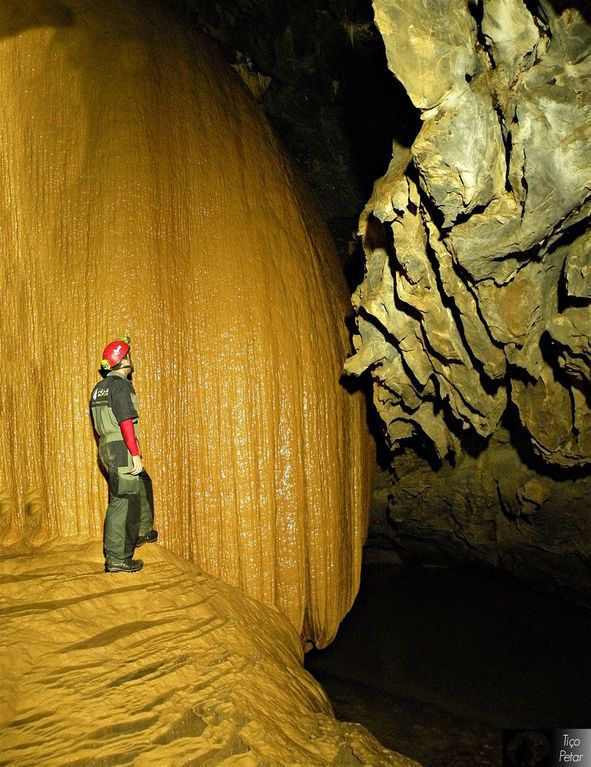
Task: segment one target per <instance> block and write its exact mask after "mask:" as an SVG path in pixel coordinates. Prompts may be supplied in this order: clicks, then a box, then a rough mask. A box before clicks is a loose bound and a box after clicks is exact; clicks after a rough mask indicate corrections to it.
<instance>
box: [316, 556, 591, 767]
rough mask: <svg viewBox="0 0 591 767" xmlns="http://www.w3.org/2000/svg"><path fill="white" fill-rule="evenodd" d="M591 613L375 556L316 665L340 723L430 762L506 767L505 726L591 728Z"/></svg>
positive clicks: (477, 577)
mask: <svg viewBox="0 0 591 767" xmlns="http://www.w3.org/2000/svg"><path fill="white" fill-rule="evenodd" d="M590 634H591V611H588V610H585V609H584V608H580V607H575V606H573V605H569V604H566V603H564V602H562V601H561V600H560V599H558V598H557V597H554V596H550V595H547V594H541V593H537V592H534V591H532V590H530V589H528V588H527V587H526V586H523V585H522V584H519V583H518V582H517V581H515V580H514V579H512V578H510V577H507V576H502V575H500V574H494V573H487V572H484V571H482V570H468V569H451V568H440V567H438V568H434V567H418V566H405V565H397V564H385V563H384V562H380V563H377V562H371V561H366V563H365V564H364V568H363V574H362V581H361V589H360V592H359V595H358V597H357V600H356V602H355V604H354V606H353V608H352V610H351V612H350V613H349V614H348V615H347V617H346V618H345V620H344V621H343V623H342V624H341V628H340V630H339V633H338V635H337V637H336V639H335V641H334V642H333V644H332V645H330V646H329V647H328V648H326V649H325V650H321V651H316V650H314V651H312V652H310V653H308V655H307V656H306V668H307V669H308V670H309V671H310V672H311V673H312V674H313V675H314V676H315V677H316V679H318V681H319V682H320V683H321V684H322V686H323V687H324V689H325V690H326V691H327V693H328V695H329V696H330V698H331V701H332V703H333V706H334V709H335V715H336V716H337V718H339V719H341V720H344V721H357V722H360V723H361V724H363V725H364V726H365V727H367V728H368V729H369V730H370V731H371V732H372V733H373V734H374V735H375V736H376V737H377V738H378V739H379V740H380V741H381V742H382V743H383V744H384V745H385V746H387V747H389V748H393V749H395V750H397V751H399V752H401V753H403V754H405V755H406V756H409V757H412V758H414V759H416V760H417V761H419V762H420V763H421V764H423V765H424V767H477V766H478V767H493V765H494V766H495V767H496V766H497V765H499V764H500V763H501V752H502V735H503V733H502V731H503V729H504V728H512V729H514V728H525V729H540V728H550V729H551V728H557V727H572V728H576V727H581V728H584V727H589V726H590V722H591V701H590V700H589V695H588V690H589V688H590V687H591V667H590V666H589V662H588V647H587V645H588V637H589V635H590Z"/></svg>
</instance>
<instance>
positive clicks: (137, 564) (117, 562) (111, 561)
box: [105, 557, 144, 573]
mask: <svg viewBox="0 0 591 767" xmlns="http://www.w3.org/2000/svg"><path fill="white" fill-rule="evenodd" d="M143 566H144V563H143V562H142V560H141V559H132V558H131V557H128V558H127V559H116V558H115V557H107V558H106V559H105V572H106V573H137V571H138V570H141V569H142V567H143Z"/></svg>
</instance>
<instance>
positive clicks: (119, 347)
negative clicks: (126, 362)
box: [101, 340, 130, 370]
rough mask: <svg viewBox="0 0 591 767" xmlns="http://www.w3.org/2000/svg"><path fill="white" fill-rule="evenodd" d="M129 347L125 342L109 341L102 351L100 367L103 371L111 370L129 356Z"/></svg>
mask: <svg viewBox="0 0 591 767" xmlns="http://www.w3.org/2000/svg"><path fill="white" fill-rule="evenodd" d="M129 349H130V346H129V344H128V343H126V342H125V341H119V340H117V341H111V343H109V344H107V345H106V346H105V348H104V349H103V358H102V360H101V367H102V369H103V370H112V369H113V368H114V367H115V366H116V365H118V364H119V363H120V362H121V360H122V359H124V358H125V357H127V355H128V354H129Z"/></svg>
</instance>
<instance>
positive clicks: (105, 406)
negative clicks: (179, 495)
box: [90, 338, 158, 573]
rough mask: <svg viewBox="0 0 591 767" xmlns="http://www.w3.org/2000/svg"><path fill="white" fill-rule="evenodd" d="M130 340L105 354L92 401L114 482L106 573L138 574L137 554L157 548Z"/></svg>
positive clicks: (100, 448)
mask: <svg viewBox="0 0 591 767" xmlns="http://www.w3.org/2000/svg"><path fill="white" fill-rule="evenodd" d="M132 373H133V363H132V361H131V346H130V342H129V339H128V338H127V339H126V340H124V341H123V340H119V339H117V340H115V341H111V342H110V343H109V344H107V346H105V348H104V350H103V357H102V360H101V374H102V375H103V379H102V380H101V381H99V382H98V383H97V384H96V386H95V387H94V388H93V390H92V394H91V395H90V412H91V414H92V420H93V423H94V428H95V431H96V433H97V434H98V436H99V445H98V452H99V458H100V461H101V463H102V465H103V466H104V468H105V471H106V473H107V477H108V481H109V505H108V507H107V513H106V516H105V528H104V546H103V549H104V555H105V572H108V573H116V572H128V573H133V572H137V571H138V570H141V569H142V567H143V566H144V563H143V562H142V560H141V559H133V553H134V550H135V549H136V548H138V547H140V546H143V544H144V543H154V542H155V541H156V540H157V538H158V532H157V531H156V530H154V528H153V525H154V500H153V493H152V480H151V479H150V476H149V474H148V472H147V471H146V470H145V468H144V465H143V462H142V456H141V453H140V449H139V445H138V431H137V428H138V427H137V423H138V418H139V416H138V409H137V397H136V394H135V390H134V388H133V384H132V382H131V380H130V377H131V375H132Z"/></svg>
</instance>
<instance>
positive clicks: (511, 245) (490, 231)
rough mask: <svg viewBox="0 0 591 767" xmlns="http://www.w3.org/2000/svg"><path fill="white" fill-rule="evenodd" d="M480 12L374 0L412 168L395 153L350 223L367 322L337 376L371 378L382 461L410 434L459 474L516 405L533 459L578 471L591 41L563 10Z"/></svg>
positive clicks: (512, 2)
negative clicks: (403, 112)
mask: <svg viewBox="0 0 591 767" xmlns="http://www.w3.org/2000/svg"><path fill="white" fill-rule="evenodd" d="M481 10H482V13H479V12H478V10H477V9H476V8H475V6H474V5H473V4H471V3H469V2H468V0H453V2H452V1H450V2H446V3H444V4H443V5H442V4H437V5H436V6H435V5H433V4H428V3H425V2H422V3H421V2H419V3H415V4H408V3H402V2H400V1H399V0H376V3H375V11H376V21H377V24H378V26H379V28H380V30H381V31H382V34H383V37H384V41H385V44H386V50H387V53H388V61H389V64H390V67H391V69H392V71H393V72H394V74H395V75H396V77H398V78H399V80H400V81H401V82H402V84H403V85H404V86H405V88H406V90H407V92H408V94H409V96H410V97H411V99H412V100H413V102H414V104H415V106H417V107H418V108H419V109H420V110H421V113H422V120H423V127H422V129H421V131H420V132H419V135H418V136H417V138H416V140H415V141H414V143H413V145H412V147H411V150H410V155H409V153H408V152H407V151H405V150H398V148H397V147H396V146H395V148H394V157H393V160H392V163H391V166H390V169H389V171H388V173H387V174H386V176H385V177H384V178H383V179H381V180H380V181H379V182H378V183H377V184H376V186H375V188H374V194H373V196H372V198H371V200H370V201H369V203H368V205H367V207H366V210H365V211H364V213H363V215H362V217H361V224H360V225H361V233H362V235H363V237H364V247H365V251H366V276H365V280H364V282H363V283H362V285H361V286H360V287H359V289H358V291H357V293H356V296H355V297H354V305H355V307H356V310H357V312H358V314H359V315H362V316H363V323H360V324H359V338H358V339H357V341H356V343H355V348H356V354H355V356H354V357H353V358H352V359H351V360H349V361H348V363H347V369H348V370H349V371H350V372H354V373H355V374H359V373H360V372H361V371H362V370H364V369H368V368H369V367H370V365H371V372H372V376H373V378H374V381H375V386H376V396H375V400H376V403H377V407H378V410H379V411H380V412H381V413H382V415H383V417H384V420H385V421H386V424H387V428H388V433H389V436H390V442H391V445H392V447H393V448H397V447H398V446H400V445H402V444H407V440H408V437H409V436H410V435H411V434H413V433H414V434H415V435H417V436H419V438H420V439H424V438H426V440H427V442H431V443H432V446H433V447H434V449H435V451H436V452H437V453H438V455H439V456H440V458H444V457H445V455H446V453H447V454H449V453H450V451H453V453H454V454H455V455H456V457H457V455H458V450H459V451H460V452H461V450H462V449H463V441H464V442H465V441H466V438H468V440H469V441H471V440H472V438H473V436H477V437H478V438H484V439H489V438H490V437H491V436H492V435H493V434H494V433H495V431H496V430H497V429H498V427H499V424H500V422H501V419H502V417H503V416H504V414H505V412H506V410H507V407H508V406H509V404H510V403H513V404H514V405H516V406H517V408H518V411H519V413H520V418H521V421H522V424H523V425H524V426H525V427H526V430H527V432H528V433H529V436H530V442H531V444H532V445H533V446H534V448H535V449H536V451H537V452H538V454H539V455H540V456H541V457H542V458H543V459H544V460H546V461H548V462H549V463H550V464H558V465H562V466H574V465H581V464H591V453H590V454H587V453H586V451H585V449H584V447H583V445H586V444H587V438H586V437H585V438H581V437H580V433H579V428H580V424H582V423H583V422H584V421H585V417H584V415H583V413H582V412H581V411H580V410H578V411H577V413H576V414H573V415H569V411H570V409H571V408H570V406H569V407H566V405H567V402H571V401H573V397H574V395H573V392H572V386H574V385H575V383H574V382H572V381H571V382H570V383H569V380H568V377H567V378H565V377H564V375H562V376H561V370H562V371H564V370H565V369H567V368H568V369H569V370H572V369H573V368H574V367H577V368H578V374H577V380H579V381H580V379H581V377H584V373H583V369H584V364H585V354H586V352H582V351H581V348H580V347H581V342H580V338H579V337H578V338H579V340H574V336H575V335H576V331H574V330H572V331H566V330H565V328H564V323H565V322H567V320H566V318H567V317H568V316H569V314H568V313H569V312H570V311H571V310H574V309H577V308H578V306H579V303H580V302H581V301H583V302H584V303H585V305H587V303H588V302H589V300H590V296H589V295H588V293H589V291H588V284H587V283H588V275H587V271H588V270H587V264H586V255H587V253H588V239H587V233H586V232H584V231H583V233H581V234H580V235H579V237H578V239H575V240H574V243H573V244H572V245H570V244H569V243H570V241H571V240H572V239H573V238H572V232H573V231H581V230H584V229H585V228H586V227H587V225H588V221H589V209H588V206H589V168H590V166H591V149H590V142H589V139H590V138H591V133H590V125H591V120H590V119H589V118H590V117H591V95H590V92H589V89H588V88H587V87H586V83H587V82H588V75H589V67H590V66H591V63H590V62H591V57H590V56H589V53H590V51H591V46H590V43H591V29H590V27H589V25H588V24H587V23H586V22H585V20H584V19H583V17H582V16H581V15H580V13H579V12H578V11H577V10H575V9H570V8H569V9H566V10H564V11H563V13H562V14H559V13H557V12H554V11H552V9H551V8H546V4H544V5H543V6H542V7H541V8H540V9H539V10H538V12H537V15H533V12H532V10H531V7H530V6H527V5H526V4H524V3H523V2H522V0H485V2H484V3H483V4H482V9H481ZM379 227H382V229H383V231H382V233H381V235H380V236H379V237H376V235H375V233H374V231H373V230H375V229H376V228H379ZM370 229H371V231H370ZM390 242H391V245H390V244H389V243H390ZM384 243H386V244H384ZM378 272H379V274H380V275H381V277H380V278H379V288H378V282H377V280H378V276H377V275H378ZM565 288H566V290H565ZM565 293H566V295H565ZM584 311H586V310H585V309H581V312H584ZM578 322H579V325H578V327H579V330H580V329H581V328H580V323H581V319H579V321H578ZM372 324H373V326H374V327H373V329H372V330H371V331H370V330H369V327H370V326H371V325H372ZM584 332H585V331H584V330H583V331H582V333H583V336H582V337H584ZM380 334H382V335H383V336H384V338H385V339H386V341H387V346H385V347H384V350H385V352H386V355H385V356H384V357H382V358H381V359H377V358H376V356H375V354H369V355H368V354H367V353H366V352H365V344H366V339H367V342H368V343H371V345H372V349H374V350H375V349H376V348H377V347H378V346H379V344H378V341H377V336H378V335H380ZM571 344H572V346H571ZM583 345H584V343H583ZM552 347H553V349H554V351H550V352H549V351H548V349H549V348H552ZM557 352H558V353H557ZM567 358H568V361H567ZM361 360H364V361H369V360H371V363H370V365H363V364H361ZM399 360H400V361H401V362H399ZM573 360H577V361H578V362H574V361H573ZM409 382H410V383H411V385H410V386H409ZM384 388H386V389H387V390H388V391H389V392H390V395H389V396H388V397H384V395H383V390H384ZM542 389H543V393H542ZM395 401H396V402H397V403H398V405H399V410H398V411H396V412H395V411H393V410H392V404H391V403H393V402H395ZM421 402H423V403H425V404H426V403H430V407H429V411H430V412H431V413H432V415H431V416H429V419H430V420H433V419H435V420H437V421H438V422H439V425H438V427H437V428H434V426H433V425H431V428H428V427H427V428H426V423H425V412H426V411H425V409H424V408H422V407H420V403H421ZM580 406H581V407H582V410H583V411H585V410H586V408H587V405H586V404H585V403H584V401H583V400H581V401H580ZM565 408H566V410H565ZM419 413H420V416H419ZM446 432H447V435H445V433H446ZM435 435H437V436H435ZM444 435H445V436H444Z"/></svg>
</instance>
